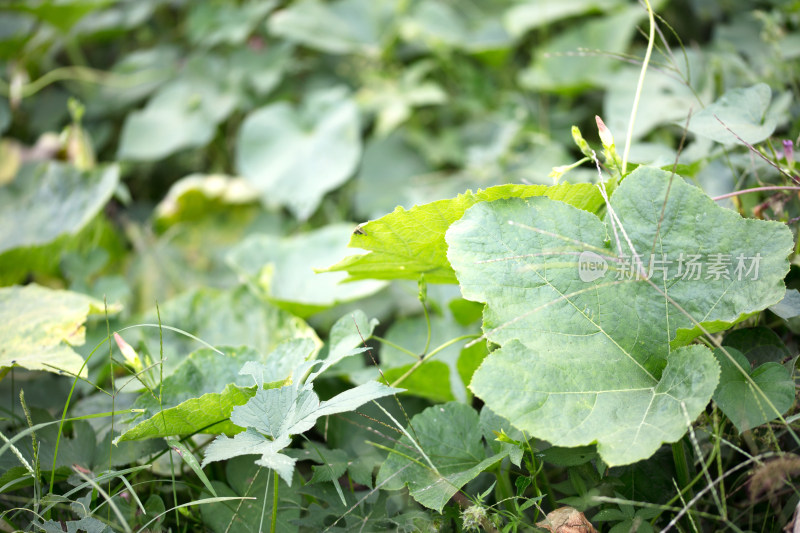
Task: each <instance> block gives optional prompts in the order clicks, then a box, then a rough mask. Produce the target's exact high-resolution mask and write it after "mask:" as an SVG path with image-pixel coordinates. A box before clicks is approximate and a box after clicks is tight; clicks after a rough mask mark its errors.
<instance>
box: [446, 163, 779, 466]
mask: <svg viewBox="0 0 800 533" xmlns="http://www.w3.org/2000/svg"><path fill="white" fill-rule="evenodd" d="M642 191H648V193H647V195H646V196H644V195H643V194H642ZM665 198H666V200H665ZM610 204H611V209H613V212H614V213H615V215H612V214H609V215H607V216H606V221H605V223H604V222H603V221H601V220H600V219H599V218H597V217H596V216H595V215H593V214H591V213H587V212H584V211H580V210H578V209H575V208H573V207H571V206H568V205H565V204H564V203H561V202H554V201H552V200H549V199H546V198H533V199H528V200H520V199H514V200H505V201H498V202H493V203H484V204H479V205H477V206H475V207H474V208H472V209H471V210H469V211H468V212H467V213H466V215H465V216H464V218H463V219H462V220H460V221H459V222H457V223H456V224H454V225H453V226H452V227H451V229H450V230H449V231H448V233H447V242H448V245H449V253H448V258H449V259H450V261H451V263H452V265H453V268H454V269H455V271H456V273H457V276H458V278H459V282H460V284H461V288H462V292H463V294H464V296H465V297H466V298H468V299H472V300H477V301H481V302H485V303H487V307H486V310H485V312H484V331H485V334H486V337H487V338H488V339H489V340H490V341H492V342H494V343H497V344H499V345H501V348H500V349H499V350H497V351H495V352H493V353H492V354H491V355H490V356H489V357H488V358H487V359H486V360H485V362H484V363H483V365H482V366H481V367H480V368H479V369H478V371H477V372H476V373H475V376H474V378H473V380H472V384H471V388H472V389H473V391H474V392H475V394H476V395H477V396H479V397H480V398H481V399H483V400H484V401H485V402H486V404H487V405H488V406H490V407H491V408H492V410H494V411H495V412H497V413H498V414H500V415H502V416H504V417H506V418H508V419H509V420H511V421H513V423H514V424H515V425H516V426H517V427H518V428H520V429H522V430H525V431H527V432H530V433H531V434H533V435H534V436H536V437H540V438H544V439H546V440H548V441H550V442H552V443H553V444H555V445H560V446H579V445H585V444H590V443H593V442H595V443H597V446H598V451H599V452H600V454H601V455H602V456H603V458H604V460H605V461H606V462H607V463H608V464H610V465H620V464H627V463H631V462H634V461H637V460H639V459H643V458H646V457H649V456H650V455H652V454H653V453H654V452H655V451H656V449H657V448H658V446H659V445H660V444H661V443H662V442H673V441H675V440H677V439H679V438H680V437H681V436H682V435H683V433H684V432H685V430H686V425H687V424H688V423H689V422H691V421H692V420H693V418H694V417H696V416H697V415H698V414H699V412H700V411H701V410H702V409H703V408H704V407H705V405H706V404H707V403H708V401H709V399H710V398H711V395H712V394H713V392H714V390H715V387H716V385H717V381H718V376H719V366H718V364H717V363H716V361H715V359H714V356H713V354H712V353H711V351H710V350H708V349H707V348H705V347H703V346H699V345H693V346H685V345H686V344H687V343H688V342H689V341H691V339H692V338H694V337H696V336H697V335H699V334H700V333H701V331H702V329H701V328H700V325H702V326H703V328H704V329H705V330H706V331H712V332H713V331H720V330H723V329H725V328H727V327H729V326H730V325H731V324H733V323H735V322H737V321H740V320H742V319H744V318H746V317H747V316H749V315H750V314H752V313H754V312H756V311H758V310H761V309H764V308H765V307H767V306H769V305H771V304H773V303H775V302H777V301H779V300H780V299H781V298H782V297H783V294H784V292H785V287H784V285H783V277H784V275H785V273H786V271H787V268H788V263H787V261H786V256H787V255H788V254H789V252H790V251H791V249H792V236H791V233H790V232H789V230H788V229H787V228H786V227H785V226H784V225H783V224H780V223H775V222H764V221H760V220H749V219H742V218H740V217H739V216H738V215H737V214H736V213H734V212H731V211H728V210H725V209H722V208H720V207H718V206H716V205H715V204H714V202H713V201H711V200H710V199H709V198H708V197H707V196H705V195H704V194H703V193H702V192H701V191H700V190H699V189H697V188H694V187H692V186H690V185H688V184H686V183H685V182H684V181H683V180H682V179H681V178H680V177H675V178H674V180H672V179H671V178H670V174H669V173H666V172H662V171H659V170H657V169H652V168H640V169H637V170H636V171H634V172H633V173H632V174H631V175H630V176H629V177H627V178H626V180H625V181H624V182H623V184H622V185H621V186H620V187H619V189H618V190H617V191H616V192H615V193H614V195H613V196H612V198H611V202H610ZM612 220H613V221H614V222H613V223H612ZM636 254H638V255H636ZM695 256H698V257H695ZM637 257H638V259H637ZM651 258H652V260H651ZM690 259H694V263H695V267H694V270H691V271H690V270H689V265H690V263H689V261H690ZM579 264H580V266H581V267H582V268H583V270H579ZM590 265H594V266H593V267H590ZM697 265H699V267H698V266H697ZM714 265H716V267H715V266H714ZM698 268H700V269H701V271H700V272H698V271H697V269H698ZM604 269H607V270H604ZM642 273H643V274H645V276H642V275H641V274H642ZM647 275H649V276H650V279H649V280H647V279H644V278H645V277H646V276H647ZM689 317H692V318H689ZM509 376H513V379H509Z"/></svg>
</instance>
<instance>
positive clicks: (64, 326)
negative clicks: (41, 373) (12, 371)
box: [0, 284, 115, 377]
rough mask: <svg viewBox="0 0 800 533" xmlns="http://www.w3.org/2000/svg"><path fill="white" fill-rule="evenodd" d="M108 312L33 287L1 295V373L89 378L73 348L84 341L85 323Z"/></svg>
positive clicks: (90, 301)
mask: <svg viewBox="0 0 800 533" xmlns="http://www.w3.org/2000/svg"><path fill="white" fill-rule="evenodd" d="M110 310H111V311H114V310H115V309H110ZM104 312H105V311H104V307H103V302H101V301H99V300H95V299H94V298H90V297H88V296H85V295H83V294H78V293H75V292H70V291H58V290H52V289H47V288H44V287H40V286H39V285H33V284H32V285H26V286H24V287H17V286H15V287H6V288H2V289H0V324H2V325H0V367H11V366H21V367H22V368H27V369H28V370H46V371H48V372H56V373H58V372H59V370H64V371H66V372H70V373H72V374H80V375H81V376H82V377H86V375H87V374H86V368H85V367H83V357H81V356H80V355H79V354H78V353H77V352H75V350H73V349H72V346H79V345H81V344H83V343H84V341H85V333H86V331H85V329H84V327H83V324H84V322H86V317H87V316H88V315H94V314H103V313H104ZM82 367H83V368H82Z"/></svg>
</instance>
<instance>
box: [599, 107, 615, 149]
mask: <svg viewBox="0 0 800 533" xmlns="http://www.w3.org/2000/svg"><path fill="white" fill-rule="evenodd" d="M594 119H595V120H596V121H597V131H598V132H599V133H600V142H601V143H603V148H606V149H609V148H611V147H612V146H614V136H613V135H611V130H609V129H608V128H607V127H606V124H605V122H603V119H601V118H600V117H599V116H597V115H595V116H594Z"/></svg>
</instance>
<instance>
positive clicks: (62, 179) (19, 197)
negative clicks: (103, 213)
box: [0, 162, 119, 253]
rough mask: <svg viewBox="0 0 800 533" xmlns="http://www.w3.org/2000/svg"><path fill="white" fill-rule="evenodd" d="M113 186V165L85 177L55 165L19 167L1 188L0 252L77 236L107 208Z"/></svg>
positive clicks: (116, 177)
mask: <svg viewBox="0 0 800 533" xmlns="http://www.w3.org/2000/svg"><path fill="white" fill-rule="evenodd" d="M118 183H119V168H118V167H116V166H108V167H104V168H98V169H96V170H92V171H88V172H82V171H80V170H78V169H76V168H75V167H72V166H70V165H66V164H63V163H55V162H52V163H47V164H42V165H32V164H30V165H25V166H23V167H22V169H21V170H20V172H19V174H18V175H17V176H16V178H15V179H14V180H13V181H12V182H11V183H9V184H7V185H5V186H3V187H0V253H3V252H6V251H8V250H12V249H14V248H19V247H23V246H24V247H27V246H40V245H43V244H48V243H50V242H52V241H54V240H55V239H56V238H57V237H59V236H61V235H65V234H75V233H77V232H78V231H79V230H80V229H81V228H83V227H84V226H86V225H87V224H88V223H89V222H90V221H91V220H92V219H93V218H94V217H95V215H97V213H98V212H99V211H100V210H101V209H102V208H103V206H104V205H106V202H108V200H109V199H110V198H111V195H112V194H113V193H114V189H115V188H116V186H117V184H118Z"/></svg>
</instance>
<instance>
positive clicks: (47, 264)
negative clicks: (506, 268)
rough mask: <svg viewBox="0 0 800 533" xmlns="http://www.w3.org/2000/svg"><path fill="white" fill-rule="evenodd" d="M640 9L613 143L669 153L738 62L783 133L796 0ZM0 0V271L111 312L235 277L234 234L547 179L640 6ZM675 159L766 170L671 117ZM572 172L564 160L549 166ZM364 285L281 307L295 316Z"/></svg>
mask: <svg viewBox="0 0 800 533" xmlns="http://www.w3.org/2000/svg"><path fill="white" fill-rule="evenodd" d="M653 7H654V8H655V9H656V10H657V11H658V13H659V14H660V16H661V19H660V25H659V28H660V31H659V34H658V38H657V42H656V52H655V55H654V60H653V65H652V68H651V69H650V72H649V75H648V78H647V81H646V83H645V86H644V94H643V98H642V102H641V107H640V110H639V120H638V122H637V124H636V128H635V129H634V132H633V137H634V141H635V142H634V146H633V149H632V157H631V158H632V161H633V162H634V163H654V164H656V165H669V164H671V162H672V161H673V160H674V159H675V152H676V149H677V147H678V144H679V141H680V138H681V133H682V131H681V130H682V126H683V123H684V122H685V117H686V116H687V114H688V111H689V110H690V109H691V110H693V111H694V112H697V111H699V110H700V109H702V108H703V106H705V105H708V104H709V103H711V102H713V101H714V100H715V99H716V98H718V97H719V96H720V95H722V94H724V93H725V92H726V91H728V90H730V89H733V88H738V87H749V86H752V85H754V84H756V83H766V84H768V85H769V87H770V88H771V91H768V94H767V95H766V102H765V109H764V110H760V111H763V112H764V113H766V115H768V116H769V117H771V119H770V120H771V127H770V130H774V129H775V128H778V129H779V131H781V130H782V131H785V132H787V134H795V135H796V134H797V130H798V124H796V123H790V121H789V119H788V117H789V116H797V115H798V114H797V113H791V112H790V109H789V108H790V107H791V106H795V107H796V106H797V105H798V104H797V98H794V97H796V96H797V93H798V86H797V78H796V73H797V66H798V61H797V60H798V57H799V56H800V34H798V33H797V31H796V30H797V26H798V23H799V22H800V7H798V3H797V2H793V1H785V0H771V1H768V0H765V1H759V2H754V1H744V0H728V1H724V2H718V1H714V2H711V1H708V0H673V1H667V0H660V1H657V2H655V3H654V5H653ZM2 9H3V12H2V17H0V71H2V73H3V76H2V81H0V93H2V95H3V99H2V100H0V133H2V135H3V136H4V137H3V140H2V144H0V182H2V183H6V186H5V187H4V188H3V189H0V202H2V207H3V208H4V210H7V209H10V208H9V207H8V206H12V205H14V206H17V207H16V208H15V209H17V210H18V211H19V212H13V213H12V214H8V213H10V212H11V211H8V212H7V213H6V215H4V216H3V222H4V224H3V226H4V227H3V228H2V229H0V232H2V233H3V236H2V240H1V241H0V254H1V255H0V266H2V269H0V270H2V276H0V281H2V283H3V284H11V283H19V282H21V281H25V280H26V279H35V280H38V281H41V282H44V283H47V284H50V285H56V286H59V285H60V286H65V287H69V288H74V289H77V290H81V291H84V292H88V293H90V294H94V295H96V296H102V295H107V296H108V297H109V298H110V299H112V300H115V301H119V302H120V303H123V304H125V309H126V311H125V312H126V313H132V314H135V313H138V312H143V311H145V310H146V309H149V308H151V307H152V306H153V303H154V301H155V299H156V298H158V299H159V300H164V299H166V298H168V297H170V296H173V295H175V294H178V293H180V292H183V291H185V290H188V289H190V288H196V287H201V286H213V287H222V288H226V287H231V286H232V285H233V284H236V283H237V277H238V276H237V274H241V272H238V271H237V269H236V268H233V269H231V268H230V265H229V261H228V260H226V259H225V257H226V254H227V253H228V252H229V251H230V250H231V248H232V247H235V246H236V245H238V244H239V243H240V242H242V241H243V240H244V239H245V238H246V237H247V236H248V235H252V234H257V233H260V234H267V235H272V236H273V237H276V238H277V237H286V236H290V235H296V234H300V233H304V232H307V231H310V230H313V229H316V228H321V227H323V226H326V225H329V224H337V223H341V222H363V221H364V220H366V219H370V218H375V217H378V216H381V215H382V214H385V213H387V212H389V211H391V210H392V209H394V207H395V206H397V205H402V206H405V207H410V206H412V205H414V204H419V203H424V202H429V201H432V200H437V199H441V198H447V197H451V196H454V195H455V194H457V193H460V192H463V191H465V190H466V189H470V188H471V189H476V188H484V187H488V186H491V185H496V184H500V183H509V182H514V183H547V184H549V183H552V182H553V179H552V178H550V177H548V174H550V171H551V169H552V167H555V166H560V165H566V164H569V163H572V162H573V161H575V160H576V159H577V158H578V157H579V154H578V152H577V151H576V150H575V147H574V146H573V143H572V141H571V138H570V127H571V126H572V125H574V124H576V125H579V126H581V127H582V128H583V130H584V131H585V132H587V133H586V134H587V136H588V138H589V139H590V140H592V141H593V140H594V139H595V136H594V135H591V134H590V133H589V132H591V131H593V130H594V127H593V122H594V115H595V114H598V115H601V116H602V117H603V118H604V119H605V122H606V124H607V125H608V126H609V128H610V129H611V131H612V132H613V133H614V134H615V136H616V138H617V143H618V144H621V143H622V140H623V139H624V137H625V134H626V132H627V123H628V116H629V113H630V106H631V102H632V99H633V92H634V90H635V86H636V79H637V77H638V71H639V61H640V60H639V58H640V57H642V55H643V48H644V46H645V45H646V39H645V38H644V32H643V29H642V28H646V11H645V9H643V7H642V6H641V5H640V4H638V3H637V2H631V1H627V0H569V1H567V0H535V1H523V0H459V1H456V0H334V1H329V2H325V1H322V0H299V1H294V2H285V1H284V2H279V1H277V0H260V1H239V2H231V1H213V0H204V1H202V2H191V1H182V0H169V1H167V0H128V1H126V0H120V1H111V0H59V1H51V0H25V1H13V0H12V1H6V2H4V5H3V6H2ZM793 96H794V97H793ZM771 132H772V131H770V133H771ZM737 153H738V154H740V155H738V156H737ZM52 160H59V161H64V162H65V163H64V164H54V165H50V164H49V163H47V162H48V161H52ZM681 163H682V165H683V166H684V168H683V169H682V171H683V174H684V175H686V176H688V177H690V178H695V179H696V180H697V181H698V183H700V184H702V185H703V186H704V187H705V188H706V189H707V190H708V191H709V192H710V193H716V194H720V193H724V192H729V191H731V190H733V189H734V188H735V187H741V186H743V185H745V184H749V183H750V182H752V181H759V180H764V179H767V180H768V179H769V178H768V176H765V175H764V174H769V173H770V170H769V169H768V167H766V165H763V164H761V163H760V162H758V161H756V162H755V163H754V162H753V161H752V160H751V158H750V157H749V156H748V155H747V154H746V153H745V152H743V151H739V152H736V151H733V152H732V151H730V150H728V149H726V146H725V145H724V144H720V143H716V144H715V143H713V142H711V141H710V140H709V139H708V138H707V137H703V136H702V135H692V134H691V133H690V135H689V139H688V142H687V146H686V147H685V150H684V152H683V155H682V159H681ZM44 166H46V167H47V168H48V170H46V171H45V170H42V168H43V167H44ZM75 169H77V170H79V171H84V172H83V173H80V172H79V173H78V174H80V175H77V174H75V172H76V170H75ZM759 172H761V174H760V175H759ZM595 176H596V172H595V171H594V170H593V169H592V168H591V167H590V166H584V167H583V168H579V169H576V170H573V171H571V172H570V173H568V174H567V175H566V176H565V177H564V178H563V179H567V180H569V181H573V182H574V181H588V180H593V179H595ZM69 180H78V181H81V182H83V183H84V185H82V186H78V184H77V182H74V183H73V182H70V181H69ZM67 184H69V185H67ZM54 187H59V188H60V189H59V190H54V189H53V188H54ZM753 201H757V199H755V200H753ZM19 206H22V207H19ZM56 206H58V207H56ZM57 210H58V211H57ZM56 212H58V213H60V214H63V215H64V216H68V217H71V218H70V220H73V219H74V223H71V224H65V223H64V222H63V220H64V219H63V217H57V216H55V213H56ZM48 221H49V223H50V224H51V225H52V226H53V227H52V228H51V229H50V230H49V231H47V230H45V226H47V225H48ZM340 233H341V232H340ZM330 235H333V233H331V232H329V236H330ZM320 238H321V239H322V240H321V241H320V242H315V243H314V245H313V250H311V249H309V251H308V259H309V260H311V259H312V257H313V256H314V255H315V254H317V255H319V257H318V258H317V257H314V258H313V259H314V261H316V262H314V261H312V262H314V266H318V267H322V266H326V262H329V261H331V259H334V260H335V256H336V253H338V252H341V246H342V243H343V242H344V240H345V239H343V238H342V236H341V235H336V237H335V238H334V237H329V238H328V239H325V238H322V237H320ZM254 242H255V241H249V243H250V245H254ZM275 242H277V241H269V243H262V245H261V247H262V248H263V247H266V248H270V249H273V245H274V243H275ZM284 245H285V246H292V244H290V243H288V242H287V243H286V244H284ZM129 249H132V250H133V251H134V252H135V253H133V254H129V253H126V250H129ZM334 249H335V251H334ZM234 255H236V254H234ZM239 255H241V254H239ZM234 262H235V261H234ZM277 270H278V271H277V272H276V273H275V274H274V275H275V276H278V279H280V276H281V273H280V272H279V271H280V267H277ZM296 270H297V269H290V268H289V269H288V270H287V272H288V273H287V274H286V276H285V277H284V278H283V279H288V277H291V276H292V275H294V273H295V272H294V271H296ZM255 274H258V273H255ZM327 276H330V277H331V279H333V278H332V276H335V275H334V274H328V275H327ZM256 277H258V276H256ZM250 278H251V279H252V278H253V276H250ZM261 278H262V281H265V276H261ZM305 281H306V280H299V281H298V280H294V282H295V283H300V284H302V283H305ZM265 283H266V285H272V286H273V289H272V290H277V288H275V284H274V283H267V282H265ZM375 288H377V287H372V288H369V287H368V288H366V289H365V288H364V287H360V288H358V287H357V288H355V289H353V291H352V295H348V294H344V293H342V294H338V293H337V294H336V295H331V294H325V295H324V298H322V299H321V300H320V301H318V302H316V301H309V302H303V301H301V302H300V304H303V305H306V304H307V305H308V306H310V307H308V309H307V311H306V312H305V314H308V312H310V310H314V311H319V310H321V309H323V308H325V307H329V306H330V305H331V304H332V303H334V302H338V301H340V300H346V299H352V297H354V296H353V295H355V296H363V295H364V294H365V293H366V292H369V291H370V290H371V289H375ZM268 290H269V289H268ZM331 290H332V289H331ZM365 291H366V292H365ZM284 292H285V291H284ZM312 292H313V291H312ZM339 292H342V290H341V289H339ZM344 292H347V291H344ZM276 298H278V299H283V298H284V296H281V295H278V296H276ZM331 298H333V299H331ZM301 314H303V313H301Z"/></svg>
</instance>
